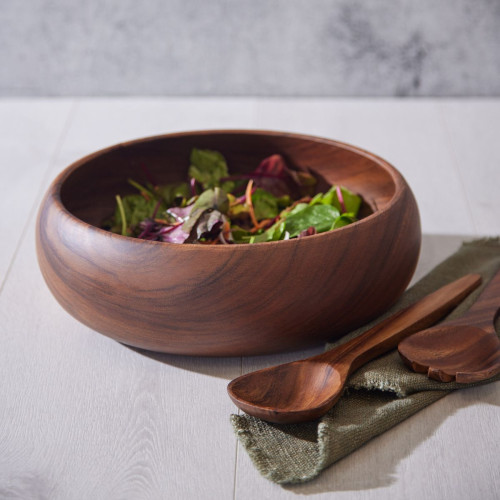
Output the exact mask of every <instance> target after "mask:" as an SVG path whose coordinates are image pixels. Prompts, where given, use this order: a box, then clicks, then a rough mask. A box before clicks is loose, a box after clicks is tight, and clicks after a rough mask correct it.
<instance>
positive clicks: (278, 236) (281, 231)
mask: <svg viewBox="0 0 500 500" xmlns="http://www.w3.org/2000/svg"><path fill="white" fill-rule="evenodd" d="M284 237H285V221H279V222H277V223H276V224H274V225H272V226H271V227H270V228H268V229H266V230H265V231H264V232H262V233H260V234H255V235H253V236H251V237H250V239H249V241H248V243H265V242H266V241H279V240H282V239H283V238H284Z"/></svg>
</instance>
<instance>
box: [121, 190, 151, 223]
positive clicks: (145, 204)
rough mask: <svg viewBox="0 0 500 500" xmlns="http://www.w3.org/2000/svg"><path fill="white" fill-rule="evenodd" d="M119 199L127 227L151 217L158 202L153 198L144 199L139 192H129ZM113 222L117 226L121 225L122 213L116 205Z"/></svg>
mask: <svg viewBox="0 0 500 500" xmlns="http://www.w3.org/2000/svg"><path fill="white" fill-rule="evenodd" d="M121 201H122V207H123V211H124V213H125V220H126V223H127V226H128V227H133V226H136V225H137V224H139V222H141V221H143V220H144V219H147V218H148V217H151V215H152V214H153V211H154V209H155V207H156V204H157V203H158V200H156V199H154V198H152V199H150V200H146V199H145V198H144V197H143V196H141V195H140V194H129V195H127V196H123V197H122V199H121ZM115 224H116V225H117V226H121V225H122V215H121V210H120V207H119V206H118V205H117V207H116V209H115Z"/></svg>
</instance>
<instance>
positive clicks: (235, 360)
mask: <svg viewBox="0 0 500 500" xmlns="http://www.w3.org/2000/svg"><path fill="white" fill-rule="evenodd" d="M123 345H124V347H127V348H128V349H130V350H132V351H135V352H136V353H137V354H140V355H142V356H146V357H147V358H150V359H154V360H155V361H159V362H160V363H165V364H167V365H170V366H175V367H176V368H179V369H181V370H188V371H191V372H196V373H201V374H203V375H208V376H211V377H219V378H225V379H227V380H232V379H233V378H235V377H237V376H239V375H240V374H241V357H231V358H222V357H211V358H207V357H203V356H183V355H180V354H166V353H162V352H153V351H147V350H145V349H139V348H138V347H131V346H128V345H125V344H123Z"/></svg>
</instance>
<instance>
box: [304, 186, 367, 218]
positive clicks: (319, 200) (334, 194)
mask: <svg viewBox="0 0 500 500" xmlns="http://www.w3.org/2000/svg"><path fill="white" fill-rule="evenodd" d="M340 193H341V195H342V200H343V203H344V206H343V207H342V203H340V200H339V195H338V187H337V186H332V187H331V188H330V189H329V190H328V191H327V192H326V193H324V194H323V193H318V194H317V195H316V196H315V197H314V198H313V199H312V200H311V202H310V204H311V205H320V204H321V205H332V206H333V207H335V208H337V209H338V210H339V211H340V212H346V213H352V214H353V215H354V217H356V215H357V214H358V211H359V207H360V206H361V198H360V197H359V196H358V195H357V194H354V193H353V192H352V191H350V190H349V189H346V188H344V187H340ZM344 209H345V210H344Z"/></svg>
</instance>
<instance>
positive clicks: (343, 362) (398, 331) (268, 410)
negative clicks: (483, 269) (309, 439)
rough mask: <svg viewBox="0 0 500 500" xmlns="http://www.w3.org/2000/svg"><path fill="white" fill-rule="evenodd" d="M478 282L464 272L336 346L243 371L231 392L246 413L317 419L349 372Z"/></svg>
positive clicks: (281, 419)
mask: <svg viewBox="0 0 500 500" xmlns="http://www.w3.org/2000/svg"><path fill="white" fill-rule="evenodd" d="M480 283H481V276H479V275H477V274H471V275H467V276H464V277H463V278H460V279H458V280H456V281H453V282H452V283H449V284H448V285H446V286H444V287H442V288H440V289H439V290H436V291H435V292H434V293H432V294H430V295H428V296H427V297H424V298H423V299H421V300H419V301H418V302H416V303H415V304H413V305H411V306H409V307H407V308H406V309H404V310H402V311H399V312H398V313H396V314H394V315H393V316H391V317H389V318H387V319H386V320H384V321H382V322H381V323H379V324H378V325H376V326H374V327H373V328H370V329H369V330H368V331H366V332H365V333H363V334H362V335H359V336H358V337H355V338H354V339H352V340H350V341H349V342H346V343H345V344H341V345H340V346H338V347H336V348H335V349H332V350H330V351H327V352H325V353H322V354H319V355H318V356H313V357H311V358H307V359H302V360H300V361H294V362H292V363H287V364H284V365H280V366H274V367H270V368H266V369H264V370H260V371H257V372H253V373H247V374H245V375H242V376H240V377H238V378H237V379H235V380H233V381H232V382H231V383H230V384H229V385H228V388H227V390H228V393H229V396H230V397H231V399H232V400H233V402H234V403H235V404H236V405H237V406H238V407H239V408H241V409H242V410H243V411H245V412H246V413H249V414H250V415H253V416H255V417H258V418H261V419H263V420H267V421H269V422H275V423H298V422H306V421H308V420H314V419H317V418H319V417H320V416H322V415H324V414H325V413H326V412H327V411H328V410H330V409H331V408H332V407H333V405H334V404H335V403H336V402H337V401H338V399H339V398H340V396H341V395H342V392H343V389H344V386H345V384H346V382H347V378H348V376H349V375H350V374H351V373H353V372H354V371H356V370H357V369H358V368H360V367H361V366H363V365H364V364H366V363H367V362H368V361H370V360H372V359H374V358H376V357H377V356H380V355H381V354H383V353H385V352H387V351H389V350H391V349H394V348H395V347H396V346H397V345H398V342H399V341H400V340H402V339H403V338H406V337H407V336H408V335H411V334H412V333H415V332H417V331H419V330H420V329H422V328H426V327H427V326H429V325H433V324H434V323H436V322H437V321H438V320H440V319H441V318H443V317H444V316H446V315H447V314H448V313H449V312H450V311H451V310H452V309H453V308H455V307H456V306H457V305H458V304H459V303H460V302H461V301H462V300H463V299H464V298H465V297H466V296H467V295H468V294H469V293H470V292H471V291H472V290H474V289H475V288H477V287H478V286H479V284H480Z"/></svg>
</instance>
